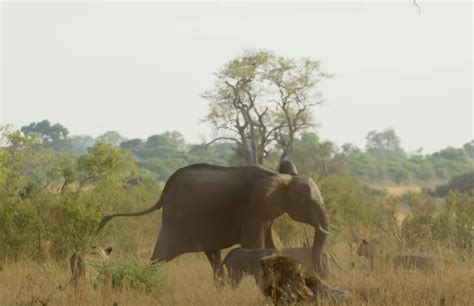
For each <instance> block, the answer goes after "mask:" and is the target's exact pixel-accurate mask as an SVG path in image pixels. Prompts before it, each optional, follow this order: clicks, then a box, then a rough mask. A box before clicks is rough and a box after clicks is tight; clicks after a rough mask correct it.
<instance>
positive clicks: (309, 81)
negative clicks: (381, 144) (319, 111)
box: [203, 50, 328, 164]
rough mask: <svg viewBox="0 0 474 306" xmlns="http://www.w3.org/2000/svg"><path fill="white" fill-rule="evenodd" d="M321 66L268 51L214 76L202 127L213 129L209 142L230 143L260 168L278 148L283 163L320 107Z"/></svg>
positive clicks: (248, 56) (231, 63)
mask: <svg viewBox="0 0 474 306" xmlns="http://www.w3.org/2000/svg"><path fill="white" fill-rule="evenodd" d="M324 77H328V75H327V74H325V73H323V72H321V71H320V62H319V61H315V60H312V59H310V58H301V59H293V58H288V57H283V56H278V55H276V54H274V53H273V52H271V51H267V50H257V51H245V52H244V53H243V55H241V56H239V57H237V58H235V59H232V60H231V61H229V62H228V63H226V64H225V65H224V66H223V68H222V69H221V70H220V71H219V72H217V73H216V82H215V85H214V87H213V88H212V89H211V90H210V91H208V92H206V93H204V95H203V96H204V97H205V98H206V99H207V100H208V101H209V112H208V114H207V116H206V117H205V121H207V122H209V123H211V124H212V125H213V127H214V128H215V131H216V133H217V137H216V138H215V139H214V140H213V141H212V142H214V141H217V140H230V141H233V142H235V143H236V145H237V146H236V151H237V153H238V154H239V155H240V156H241V157H242V158H243V159H245V160H246V161H247V162H248V163H249V164H262V163H263V160H264V158H265V157H266V156H267V155H268V154H269V152H270V150H271V149H272V148H274V147H275V146H278V147H279V148H280V149H281V151H282V153H281V155H280V158H281V159H284V158H285V157H286V156H287V155H289V154H290V153H291V150H292V149H293V147H294V141H295V137H296V136H297V135H298V133H300V132H301V131H304V130H307V129H309V128H311V127H313V126H314V125H315V121H314V117H313V110H314V107H315V106H317V105H319V104H321V103H322V102H323V100H322V98H321V94H320V92H319V90H318V84H319V82H320V81H321V79H322V78H324Z"/></svg>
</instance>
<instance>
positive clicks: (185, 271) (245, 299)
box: [0, 254, 474, 306]
mask: <svg viewBox="0 0 474 306" xmlns="http://www.w3.org/2000/svg"><path fill="white" fill-rule="evenodd" d="M166 269H167V272H166V273H167V276H168V284H167V286H166V287H164V288H160V289H156V290H154V291H152V292H150V293H148V294H145V293H144V292H138V291H134V290H131V289H127V288H125V289H123V290H121V291H119V290H112V288H111V284H108V285H105V286H103V287H101V288H98V289H96V290H94V289H93V288H91V287H85V288H81V290H80V292H79V293H78V294H76V293H75V292H74V289H73V288H72V287H67V288H66V289H65V290H58V287H59V286H60V285H62V286H64V285H65V284H67V282H68V280H69V271H68V269H67V265H66V263H62V264H58V263H54V262H48V263H46V264H36V263H33V262H30V261H21V262H17V263H7V264H6V265H5V266H4V268H3V270H2V271H0V297H1V301H0V304H1V305H46V304H45V303H47V305H91V306H92V305H107V306H111V305H114V302H116V303H117V304H116V305H265V304H266V305H269V304H270V303H269V302H268V301H267V300H265V299H264V298H263V297H262V295H261V294H260V292H259V290H258V288H257V287H256V285H255V282H254V281H253V279H251V278H250V277H247V278H246V279H245V280H244V282H243V283H242V284H241V285H240V286H239V287H238V288H237V289H236V290H231V289H230V288H227V287H226V288H223V289H216V287H215V286H214V283H213V280H212V276H211V269H210V266H209V263H208V262H207V261H206V259H205V257H204V256H202V255H199V254H189V255H185V256H182V257H180V258H178V259H177V260H175V261H174V262H172V263H170V264H168V265H167V268H166ZM328 282H329V283H330V284H331V285H335V286H338V287H342V288H347V289H349V290H350V291H351V292H352V293H353V294H354V295H355V299H354V300H353V301H351V302H350V303H348V304H346V305H374V306H375V305H384V306H389V305H473V304H474V262H473V261H472V260H471V261H470V262H459V261H453V260H451V261H449V263H446V264H445V265H444V267H443V268H441V269H440V270H439V271H437V272H436V273H434V274H429V275H427V274H423V273H421V272H417V271H409V272H400V273H395V272H393V271H392V272H385V273H367V272H363V271H362V270H351V269H349V268H345V269H344V271H336V273H335V275H334V276H333V277H331V278H330V279H329V280H328ZM442 301H444V303H445V304H442ZM322 304H324V305H332V304H333V303H331V302H329V301H325V302H324V303H322Z"/></svg>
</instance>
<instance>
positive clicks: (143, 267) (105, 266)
mask: <svg viewBox="0 0 474 306" xmlns="http://www.w3.org/2000/svg"><path fill="white" fill-rule="evenodd" d="M95 268H96V270H97V272H98V273H99V276H98V277H97V281H99V282H103V283H106V282H107V281H108V280H109V279H111V280H112V287H113V288H118V289H121V288H124V287H127V288H133V289H136V290H144V291H147V292H149V291H150V290H151V289H152V288H156V287H163V286H164V285H165V280H166V271H165V269H164V266H163V264H161V263H156V262H152V263H150V264H142V263H140V261H139V260H138V258H137V257H135V256H129V257H125V258H123V259H121V260H118V261H108V262H101V263H99V264H97V266H95Z"/></svg>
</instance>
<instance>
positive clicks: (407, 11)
mask: <svg viewBox="0 0 474 306" xmlns="http://www.w3.org/2000/svg"><path fill="white" fill-rule="evenodd" d="M418 2H419V3H420V6H421V8H422V12H421V14H418V10H417V9H416V8H415V7H414V6H413V4H412V2H411V0H407V1H400V2H396V3H388V2H385V3H376V2H366V3H359V4H357V3H347V2H346V3H344V2H341V3H335V4H334V3H329V2H322V3H312V4H311V3H300V4H295V3H281V2H278V3H271V2H268V1H266V2H264V3H262V2H261V3H256V4H251V3H229V2H225V1H221V2H219V3H196V2H194V3H192V4H191V3H174V4H172V3H152V2H142V3H132V2H120V3H119V2H107V3H99V2H88V3H86V2H77V3H59V2H56V3H54V2H50V3H42V2H35V3H18V2H17V3H14V2H3V3H2V15H1V19H2V22H1V25H2V32H1V33H2V40H1V42H2V46H1V51H2V63H1V76H2V81H1V89H2V95H1V99H2V100H1V106H2V108H1V120H2V123H3V124H5V123H12V124H14V126H16V127H18V128H19V127H21V126H22V125H25V124H29V123H30V122H33V121H40V120H43V119H49V120H50V121H51V122H53V123H56V122H60V123H62V124H63V125H65V126H66V127H67V128H68V129H69V131H70V133H71V134H90V135H93V136H97V135H99V134H101V133H104V132H105V131H107V130H116V131H118V132H120V133H121V134H122V135H124V136H125V137H128V138H135V137H138V138H146V137H147V136H149V135H152V134H157V133H162V132H164V131H167V130H178V131H180V132H181V133H183V134H184V135H185V137H186V140H187V141H188V142H199V141H201V140H202V139H204V138H205V139H209V138H210V136H211V135H212V133H211V128H210V127H209V126H208V125H206V124H203V123H200V119H201V118H202V117H203V116H204V114H205V113H206V111H207V102H206V101H205V100H203V99H202V98H201V97H200V94H201V93H203V92H204V91H206V90H208V89H210V88H211V87H212V85H213V80H214V78H213V73H214V72H216V71H217V70H218V69H219V68H220V67H221V66H222V65H223V64H225V63H226V62H227V61H228V60H230V59H232V58H233V57H235V56H238V55H240V54H241V53H242V51H243V50H244V49H256V48H265V49H270V50H273V51H274V52H276V53H277V54H280V55H285V56H291V57H302V56H309V57H312V58H313V59H316V60H321V61H322V67H323V69H324V71H326V72H329V73H331V74H333V75H334V77H333V78H332V79H329V80H326V81H325V82H324V84H323V86H322V88H321V89H322V92H323V95H324V97H325V99H326V103H325V104H324V105H323V106H321V107H318V108H317V109H316V110H315V116H316V118H317V121H318V122H319V124H320V127H319V128H318V129H317V131H318V132H319V134H320V135H321V137H322V138H324V139H328V140H331V141H334V142H335V143H336V144H338V145H342V144H344V143H346V142H350V143H355V144H357V145H359V146H364V144H365V136H366V134H367V133H368V132H369V131H370V130H382V129H384V128H387V127H392V128H394V129H395V131H396V132H397V134H398V135H399V136H400V137H401V139H402V146H403V147H404V148H406V149H407V150H408V151H411V150H414V149H417V148H420V147H423V148H424V152H425V153H429V152H433V151H435V150H439V149H441V148H444V147H446V146H448V145H451V146H461V145H462V144H464V143H466V142H468V141H469V140H470V139H472V138H473V132H474V127H473V106H472V104H473V93H472V89H473V84H472V83H473V79H472V70H473V50H472V49H473V47H472V40H473V38H472V34H473V33H472V26H473V24H472V4H471V3H470V2H464V3H452V2H451V1H449V2H448V1H446V2H441V3H430V2H427V1H425V2H423V1H418Z"/></svg>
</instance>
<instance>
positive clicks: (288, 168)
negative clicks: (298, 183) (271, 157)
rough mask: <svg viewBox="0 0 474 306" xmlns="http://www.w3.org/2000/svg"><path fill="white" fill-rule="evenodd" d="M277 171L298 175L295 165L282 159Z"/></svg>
mask: <svg viewBox="0 0 474 306" xmlns="http://www.w3.org/2000/svg"><path fill="white" fill-rule="evenodd" d="M278 173H281V174H290V175H298V169H296V166H295V164H294V163H293V162H292V161H289V160H282V161H281V162H280V166H279V167H278Z"/></svg>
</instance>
